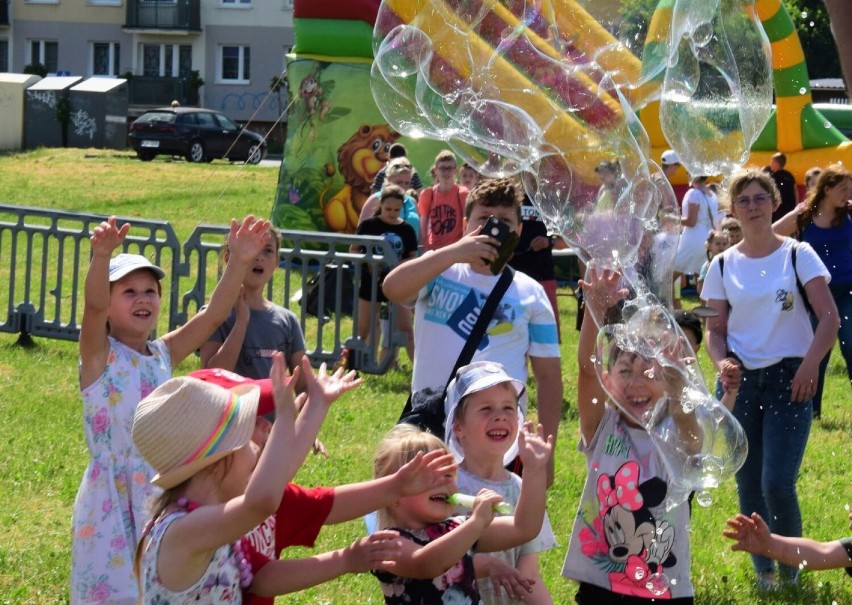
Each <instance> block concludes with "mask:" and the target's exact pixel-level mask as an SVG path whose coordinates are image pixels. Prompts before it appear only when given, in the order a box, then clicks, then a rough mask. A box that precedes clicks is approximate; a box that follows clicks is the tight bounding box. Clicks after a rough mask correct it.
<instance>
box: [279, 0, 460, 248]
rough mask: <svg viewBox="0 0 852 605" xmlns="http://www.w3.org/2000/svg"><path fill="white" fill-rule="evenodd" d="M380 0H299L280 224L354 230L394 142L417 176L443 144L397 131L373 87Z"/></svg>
mask: <svg viewBox="0 0 852 605" xmlns="http://www.w3.org/2000/svg"><path fill="white" fill-rule="evenodd" d="M379 4H380V1H379V0H346V2H341V1H339V0H301V1H300V0H297V1H296V3H295V6H294V12H293V17H294V18H293V21H294V26H295V34H296V36H295V38H296V39H295V45H294V47H293V52H292V53H291V54H289V55H288V56H287V83H288V88H289V103H288V107H289V111H288V122H287V138H286V141H285V145H284V160H283V162H282V164H281V172H280V174H279V177H278V191H277V195H276V199H275V204H274V206H273V210H272V222H273V223H274V224H275V225H276V226H278V227H281V228H285V229H298V230H306V231H336V232H342V233H351V232H353V231H354V230H355V227H356V225H357V223H358V215H359V213H360V211H361V207H362V206H363V204H364V202H365V201H366V199H367V197H369V195H370V186H371V184H372V182H373V178H374V177H375V175H376V173H377V172H378V171H379V169H380V168H381V167H382V166H384V164H385V162H386V161H387V159H388V149H389V148H390V146H391V145H392V144H393V143H394V142H397V141H399V142H401V143H403V144H404V145H405V146H406V149H407V150H408V154H409V157H410V159H411V160H412V163H413V164H414V166H415V167H417V168H419V171H420V175H421V178H422V179H423V181H424V182H425V183H429V167H430V166H431V164H432V162H433V160H434V158H435V155H436V154H437V153H438V151H440V150H441V149H443V148H444V147H445V145H444V144H443V143H441V142H440V141H437V142H436V141H431V140H426V139H423V140H413V139H409V138H406V137H402V136H401V135H400V134H399V133H398V132H395V131H394V130H393V129H392V128H391V127H390V126H388V124H387V122H386V121H385V119H384V118H383V117H382V115H381V113H380V112H379V110H378V108H377V107H376V105H375V103H374V102H373V98H372V94H371V93H370V65H371V63H372V58H373V49H372V36H373V24H374V23H375V20H376V13H377V12H378V9H379Z"/></svg>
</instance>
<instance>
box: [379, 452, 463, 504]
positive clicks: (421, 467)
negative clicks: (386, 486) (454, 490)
mask: <svg viewBox="0 0 852 605" xmlns="http://www.w3.org/2000/svg"><path fill="white" fill-rule="evenodd" d="M456 470H457V467H456V464H455V462H454V459H453V455H452V454H448V453H446V452H444V451H443V450H432V451H431V452H427V453H425V454H424V453H423V452H418V453H417V455H416V456H415V457H414V458H413V459H412V460H411V461H409V462H408V463H407V464H405V465H404V466H403V467H402V468H400V469H399V470H398V471H396V473H394V478H395V480H396V482H397V485H398V486H399V487H398V489H399V495H400V496H414V495H416V494H422V493H423V492H427V491H430V490H433V489H435V488H436V487H442V486H444V485H450V484H451V483H452V481H453V477H454V476H455V474H456Z"/></svg>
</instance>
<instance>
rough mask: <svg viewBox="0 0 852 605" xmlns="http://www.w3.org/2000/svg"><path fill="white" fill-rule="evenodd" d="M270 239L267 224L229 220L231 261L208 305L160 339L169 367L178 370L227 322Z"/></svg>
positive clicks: (264, 222)
mask: <svg viewBox="0 0 852 605" xmlns="http://www.w3.org/2000/svg"><path fill="white" fill-rule="evenodd" d="M269 237H270V235H269V221H267V220H261V219H258V220H255V218H254V216H252V215H249V216H247V217H246V218H245V219H243V221H242V223H237V221H236V220H234V219H232V220H231V230H230V233H229V234H228V250H229V251H230V257H229V258H228V264H227V265H225V271H224V272H223V273H222V278H221V279H220V280H219V283H218V284H216V289H215V290H214V291H213V294H212V296H211V297H210V302H209V303H208V305H207V306H206V307H205V308H204V309H203V310H201V311H199V312H198V313H196V314H195V315H194V316H193V317H192V318H191V319H190V320H189V321H188V322H186V324H184V325H183V326H181V327H180V328H177V329H176V330H174V331H172V332H169V333H168V334H166V335H165V336H163V341H164V342H165V343H166V344H167V345H168V347H169V352H170V353H171V358H172V367H177V365H178V364H179V363H180V362H181V361H183V360H184V359H185V358H186V357H187V356H188V355H189V354H190V353H192V352H193V351H197V350H198V349H200V348H201V347H202V346H203V345H204V343H205V342H207V339H208V338H210V335H211V334H213V331H214V330H215V329H216V328H218V327H219V326H220V325H222V323H223V322H224V321H225V320H226V319H227V318H228V314H229V313H230V312H231V309H232V308H233V307H234V303H236V302H237V297H238V296H239V293H240V288H241V286H242V283H243V277H244V276H245V272H246V268H247V267H248V266H249V264H250V263H251V262H252V260H254V258H256V257H257V255H258V254H259V253H260V251H261V250H263V245H264V243H266V240H267V239H269Z"/></svg>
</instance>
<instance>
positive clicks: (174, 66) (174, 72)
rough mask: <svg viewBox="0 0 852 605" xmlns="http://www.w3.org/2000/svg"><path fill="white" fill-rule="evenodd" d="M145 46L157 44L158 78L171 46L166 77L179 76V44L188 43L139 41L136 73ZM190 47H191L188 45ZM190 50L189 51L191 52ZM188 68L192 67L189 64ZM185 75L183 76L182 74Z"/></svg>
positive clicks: (162, 74) (142, 70)
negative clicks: (168, 47)
mask: <svg viewBox="0 0 852 605" xmlns="http://www.w3.org/2000/svg"><path fill="white" fill-rule="evenodd" d="M0 1H2V0H0ZM146 46H157V47H159V49H160V51H159V52H160V58H159V60H158V61H157V63H158V73H157V76H158V77H160V78H163V77H166V71H167V70H166V47H167V46H171V47H172V60H171V65H169V69H168V71H169V72H170V73H171V75H169V76H168V77H170V78H180V77H182V76H181V75H180V49H181V46H190V45H188V44H173V43H167V42H163V43H156V42H141V43H140V45H139V59H138V61H139V69H138V73H140V74H143V75H144V74H145V47H146ZM190 48H191V47H190ZM191 52H192V51H190V53H191ZM190 69H192V67H191V66H190ZM184 77H185V76H184Z"/></svg>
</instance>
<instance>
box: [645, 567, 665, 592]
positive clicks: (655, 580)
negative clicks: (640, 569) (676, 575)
mask: <svg viewBox="0 0 852 605" xmlns="http://www.w3.org/2000/svg"><path fill="white" fill-rule="evenodd" d="M645 588H647V589H648V592H650V593H651V594H652V595H654V596H656V597H658V596H660V595H662V594H665V592H666V591H667V590H668V589H669V579H668V577H667V576H666V574H664V573H661V572H657V573H655V574H652V575H650V576H648V581H647V582H645Z"/></svg>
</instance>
